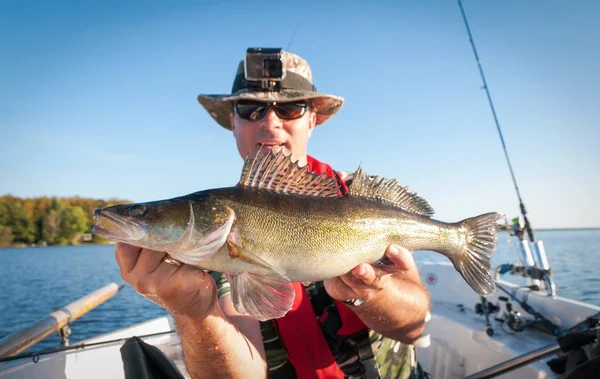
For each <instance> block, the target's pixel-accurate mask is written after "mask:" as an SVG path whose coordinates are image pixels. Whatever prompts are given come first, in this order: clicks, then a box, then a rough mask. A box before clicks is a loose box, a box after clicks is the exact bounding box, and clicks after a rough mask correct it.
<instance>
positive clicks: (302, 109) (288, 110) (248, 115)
mask: <svg viewBox="0 0 600 379" xmlns="http://www.w3.org/2000/svg"><path fill="white" fill-rule="evenodd" d="M269 108H273V111H275V114H276V115H277V116H278V117H279V118H281V119H283V120H296V119H299V118H300V117H302V116H304V114H305V113H306V110H307V109H308V102H307V101H304V100H303V101H291V102H285V103H278V102H276V101H273V102H262V101H252V100H239V101H237V102H236V103H235V111H236V112H237V114H238V115H239V116H240V118H242V119H244V120H248V121H258V120H260V119H262V118H263V117H265V115H266V114H267V111H268V110H269Z"/></svg>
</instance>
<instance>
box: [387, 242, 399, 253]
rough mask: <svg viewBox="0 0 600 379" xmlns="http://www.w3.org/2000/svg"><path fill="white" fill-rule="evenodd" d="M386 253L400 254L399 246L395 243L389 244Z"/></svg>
mask: <svg viewBox="0 0 600 379" xmlns="http://www.w3.org/2000/svg"><path fill="white" fill-rule="evenodd" d="M388 253H389V254H390V255H398V254H400V246H398V245H396V244H391V245H390V248H389V249H388Z"/></svg>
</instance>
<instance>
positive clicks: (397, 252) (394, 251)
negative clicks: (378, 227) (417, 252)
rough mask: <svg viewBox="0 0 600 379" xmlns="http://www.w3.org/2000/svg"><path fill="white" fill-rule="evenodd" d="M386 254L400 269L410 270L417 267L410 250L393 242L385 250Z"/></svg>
mask: <svg viewBox="0 0 600 379" xmlns="http://www.w3.org/2000/svg"><path fill="white" fill-rule="evenodd" d="M385 256H386V257H387V259H389V260H390V262H392V263H393V264H394V266H396V268H397V269H398V270H401V271H408V270H412V269H416V268H417V265H416V263H415V260H414V258H413V255H412V253H411V252H410V250H408V249H406V248H404V247H402V246H398V245H396V244H391V245H390V246H388V248H387V250H386V251H385Z"/></svg>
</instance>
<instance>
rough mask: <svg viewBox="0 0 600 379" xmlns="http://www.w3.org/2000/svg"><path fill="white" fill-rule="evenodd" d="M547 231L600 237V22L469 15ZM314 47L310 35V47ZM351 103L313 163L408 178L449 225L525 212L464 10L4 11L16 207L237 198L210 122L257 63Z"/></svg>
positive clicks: (527, 8) (105, 6)
mask: <svg viewBox="0 0 600 379" xmlns="http://www.w3.org/2000/svg"><path fill="white" fill-rule="evenodd" d="M463 5H464V7H465V11H466V13H467V16H468V17H469V22H470V25H471V29H472V32H473V34H474V38H475V42H476V44H477V48H478V50H479V54H480V57H481V60H482V64H483V68H484V70H485V73H486V76H487V80H488V84H489V87H490V89H491V92H492V97H493V99H494V103H495V105H496V110H497V112H498V116H499V119H500V124H501V126H502V128H503V131H504V137H505V140H506V143H507V146H508V150H509V154H510V156H511V159H512V162H513V166H514V169H515V173H516V176H517V180H518V183H519V186H520V189H521V193H522V196H523V199H524V201H525V203H526V205H527V208H528V211H529V215H530V219H531V222H532V224H533V226H534V228H542V227H592V226H600V200H599V199H598V197H599V196H598V194H600V170H599V166H600V149H599V148H598V146H597V145H598V143H599V142H600V125H599V121H598V120H600V101H599V94H600V75H599V73H598V67H600V64H599V63H600V44H599V43H598V38H599V37H600V24H598V22H597V19H598V16H599V15H600V3H599V2H597V1H579V2H576V3H567V2H564V1H554V0H549V1H544V2H528V3H524V2H519V1H498V0H490V1H475V0H465V1H464V2H463ZM294 30H295V33H294ZM292 35H294V38H293V40H292V41H291V46H290V49H289V50H290V51H293V52H295V53H298V54H299V55H301V56H302V57H304V58H305V59H307V60H308V62H309V63H310V65H311V67H312V70H313V77H314V81H315V84H316V86H317V88H318V89H319V90H320V91H322V92H325V93H331V94H336V95H339V96H343V97H344V98H345V100H346V102H345V105H344V107H343V108H342V110H341V111H340V112H339V114H338V115H337V116H335V117H334V118H332V119H331V120H330V121H328V122H327V123H325V124H324V125H322V126H320V127H318V128H317V130H316V131H315V133H314V134H313V137H312V139H311V142H310V145H309V153H310V154H311V155H313V156H315V157H316V158H318V159H320V160H323V161H326V162H328V163H330V164H331V165H332V166H334V168H337V169H339V170H346V171H352V170H354V169H356V167H357V166H358V165H359V163H361V162H362V165H363V168H364V169H365V171H367V172H370V173H374V174H378V175H383V176H388V177H395V178H398V179H399V181H400V183H402V184H404V185H408V186H409V187H410V188H411V189H412V190H413V191H416V192H418V193H419V194H421V195H422V196H423V197H425V198H426V199H428V200H429V202H430V203H431V205H432V206H433V208H434V209H435V210H436V216H435V217H436V218H437V219H440V220H444V221H457V220H459V219H462V218H466V217H470V216H473V215H476V214H479V213H484V212H488V211H500V212H503V213H506V214H508V215H509V216H515V215H517V214H518V202H517V198H516V195H515V191H514V188H513V185H512V182H511V179H510V175H509V171H508V168H507V166H506V162H505V160H504V155H503V152H502V149H501V145H500V141H499V138H498V135H497V132H496V128H495V125H494V122H493V119H492V116H491V113H490V110H489V106H488V104H487V99H486V97H485V92H484V91H482V90H480V87H481V81H480V78H479V74H478V71H477V66H476V63H475V61H474V58H473V55H472V52H471V47H470V45H469V41H468V37H467V34H466V31H465V27H464V24H463V21H462V18H461V15H460V11H459V7H458V4H457V2H456V1H434V0H431V1H417V0H414V1H378V2H352V1H337V2H331V3H328V4H322V3H321V2H316V1H315V2H310V1H309V2H293V3H291V2H290V3H287V4H286V3H283V2H276V1H272V2H261V3H260V4H258V3H256V4H253V5H251V3H250V2H241V1H229V2H209V1H204V2H200V1H195V2H192V1H189V2H184V1H174V2H168V3H167V2H162V1H138V2H120V1H119V2H117V1H104V2H78V1H77V2H76V1H56V2H52V3H50V2H45V1H3V2H1V3H0V51H1V54H0V83H1V85H0V161H1V162H2V164H1V166H0V195H1V194H8V193H10V194H13V195H16V196H21V197H33V196H42V195H46V196H74V195H79V196H85V197H94V198H109V197H119V198H127V199H131V200H134V201H148V200H156V199H161V198H168V197H173V196H178V195H183V194H187V193H190V192H194V191H197V190H201V189H207V188H214V187H221V186H228V185H232V184H234V183H235V182H236V181H237V178H238V175H239V171H240V169H241V164H242V160H241V158H240V157H239V155H238V154H237V150H236V149H235V146H234V141H233V137H232V135H231V133H230V132H228V131H225V130H224V129H222V128H221V127H220V126H218V125H217V124H216V123H214V121H212V119H211V118H210V117H209V116H208V115H207V114H206V112H205V111H204V110H203V108H202V107H201V106H200V105H199V104H198V103H197V101H196V96H197V95H198V94H199V93H228V92H229V91H230V90H231V84H232V81H233V75H234V73H235V69H236V67H237V63H238V61H239V60H240V59H242V58H243V55H244V52H245V50H246V48H247V47H249V46H266V47H283V48H286V47H287V46H288V44H289V43H290V38H291V36H292Z"/></svg>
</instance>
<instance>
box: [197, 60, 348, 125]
mask: <svg viewBox="0 0 600 379" xmlns="http://www.w3.org/2000/svg"><path fill="white" fill-rule="evenodd" d="M284 55H285V68H286V70H287V74H286V78H288V77H289V78H290V79H289V80H287V82H286V79H284V81H283V82H282V83H281V89H280V90H279V91H269V90H263V89H260V88H253V87H251V86H248V85H247V82H246V81H245V78H244V61H241V62H240V64H239V66H238V69H237V73H236V78H235V80H234V82H233V88H232V90H231V94H227V95H198V101H199V102H200V104H202V106H203V107H204V109H206V111H207V112H208V114H210V115H211V116H212V118H214V119H215V121H216V122H217V123H219V125H221V126H222V127H224V128H225V129H229V130H231V124H230V122H229V114H230V113H231V112H232V111H233V102H234V101H236V100H256V101H294V100H307V101H309V102H310V104H311V106H312V110H313V111H314V112H316V114H317V125H320V124H322V123H324V122H325V121H327V120H328V119H329V118H330V117H331V116H333V115H334V114H336V113H337V111H338V110H340V108H341V107H342V104H343V103H344V99H343V98H341V97H339V96H333V95H326V94H322V93H318V92H317V90H316V88H315V87H314V86H313V84H312V73H311V71H310V66H309V65H308V62H306V61H305V60H304V59H302V58H301V57H299V56H298V55H296V54H292V53H289V52H287V51H285V52H284Z"/></svg>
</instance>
